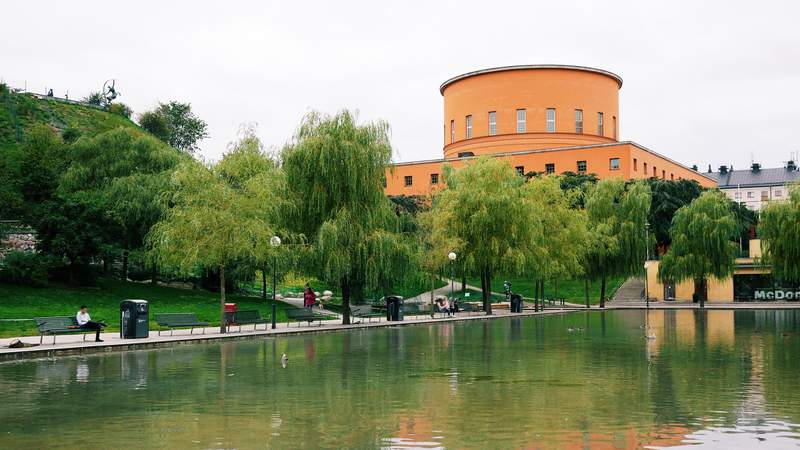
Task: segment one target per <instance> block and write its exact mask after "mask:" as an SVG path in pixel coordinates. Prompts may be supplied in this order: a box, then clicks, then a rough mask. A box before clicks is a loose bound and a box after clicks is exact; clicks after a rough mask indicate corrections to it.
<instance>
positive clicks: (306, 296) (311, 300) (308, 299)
mask: <svg viewBox="0 0 800 450" xmlns="http://www.w3.org/2000/svg"><path fill="white" fill-rule="evenodd" d="M316 303H317V296H316V295H315V294H314V291H312V290H311V286H309V285H308V283H306V290H305V292H303V306H305V307H306V308H308V310H309V311H311V308H313V307H314V305H315V304H316Z"/></svg>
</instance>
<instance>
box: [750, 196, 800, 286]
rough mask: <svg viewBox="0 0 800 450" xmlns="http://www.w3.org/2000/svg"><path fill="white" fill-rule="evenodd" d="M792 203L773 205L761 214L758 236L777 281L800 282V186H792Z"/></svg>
mask: <svg viewBox="0 0 800 450" xmlns="http://www.w3.org/2000/svg"><path fill="white" fill-rule="evenodd" d="M789 192H790V193H789V200H788V201H785V202H772V203H770V204H769V205H768V206H767V207H766V208H765V209H764V210H762V211H761V224H760V225H759V226H758V235H759V236H760V237H761V243H762V248H763V251H764V259H765V261H766V262H768V263H770V264H772V273H773V275H774V276H775V278H777V279H779V280H781V281H787V282H790V283H798V282H800V185H798V184H795V185H793V186H791V187H790V190H789Z"/></svg>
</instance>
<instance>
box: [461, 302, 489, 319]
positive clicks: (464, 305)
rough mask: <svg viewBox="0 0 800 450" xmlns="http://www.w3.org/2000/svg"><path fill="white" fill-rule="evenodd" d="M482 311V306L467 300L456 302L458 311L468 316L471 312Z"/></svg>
mask: <svg viewBox="0 0 800 450" xmlns="http://www.w3.org/2000/svg"><path fill="white" fill-rule="evenodd" d="M481 311H483V306H478V305H476V304H474V303H469V302H459V303H458V312H465V313H467V315H468V316H471V315H472V313H478V312H481Z"/></svg>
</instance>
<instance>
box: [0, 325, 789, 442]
mask: <svg viewBox="0 0 800 450" xmlns="http://www.w3.org/2000/svg"><path fill="white" fill-rule="evenodd" d="M646 320H648V319H646V317H645V313H644V312H642V311H609V312H603V313H601V312H580V313H572V314H568V315H562V316H548V317H530V318H514V319H498V320H491V321H472V322H469V323H442V324H436V325H431V326H422V325H420V326H408V327H398V328H391V329H374V330H359V331H354V332H335V333H324V334H317V335H307V336H296V337H281V338H276V339H273V338H269V339H259V340H251V341H240V342H227V343H222V344H198V345H185V346H179V347H176V348H172V349H160V350H147V351H136V352H128V353H114V354H108V355H98V356H85V357H64V358H58V359H53V360H39V361H27V362H18V363H5V364H0V392H2V399H3V404H2V406H1V407H0V432H1V434H0V448H3V449H10V448H20V449H32V448H48V447H59V448H81V449H95V448H96V449H108V448H123V447H124V448H170V449H181V448H200V449H208V448H213V449H217V448H240V449H243V448H287V449H296V448H345V447H347V448H381V447H383V448H563V447H568V448H640V447H650V448H658V447H671V446H687V447H688V448H725V449H728V448H748V449H749V448H799V447H800V425H798V424H800V312H799V311H736V312H734V311H711V312H707V313H703V312H697V311H653V312H651V313H650V315H649V323H650V326H651V329H650V331H649V332H646V331H645V329H642V325H643V324H644V323H645V321H646ZM646 335H649V336H650V338H649V339H648V338H647V337H646ZM284 353H285V354H286V355H287V356H288V363H287V364H286V367H283V365H282V364H281V355H282V354H284Z"/></svg>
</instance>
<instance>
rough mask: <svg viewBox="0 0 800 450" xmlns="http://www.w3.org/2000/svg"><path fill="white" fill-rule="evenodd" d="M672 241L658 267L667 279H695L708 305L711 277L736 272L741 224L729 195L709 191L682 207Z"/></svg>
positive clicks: (702, 302)
mask: <svg viewBox="0 0 800 450" xmlns="http://www.w3.org/2000/svg"><path fill="white" fill-rule="evenodd" d="M669 234H670V238H671V239H672V244H671V245H670V248H669V250H668V251H667V254H666V255H664V257H663V258H661V263H660V264H659V266H658V278H659V279H660V280H662V281H663V282H667V281H674V282H680V281H683V280H687V279H692V280H694V293H695V296H696V297H697V298H698V299H699V300H700V307H701V308H702V307H704V305H705V300H706V282H707V279H708V277H713V278H716V279H718V280H721V279H724V278H727V277H729V276H731V274H733V267H734V260H735V258H736V253H737V249H738V247H737V245H736V243H735V242H734V239H736V238H737V237H738V234H739V232H738V225H737V223H736V219H735V218H734V215H733V211H732V210H731V204H730V201H729V200H728V198H726V197H725V195H724V194H722V193H721V192H719V191H706V192H703V193H702V194H700V197H697V198H696V199H694V200H693V201H692V203H690V204H688V205H687V206H684V207H682V208H680V209H679V210H678V211H677V212H676V213H675V217H674V218H673V219H672V227H670V230H669Z"/></svg>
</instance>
